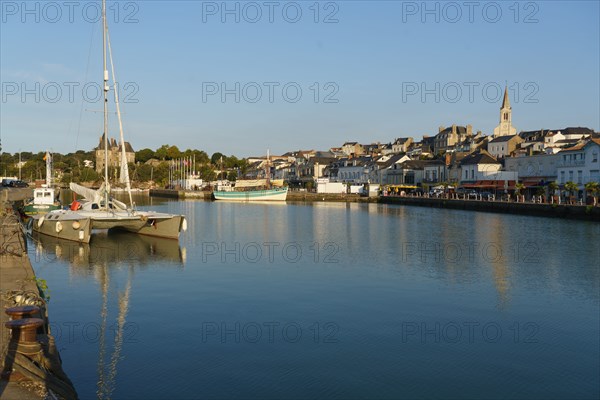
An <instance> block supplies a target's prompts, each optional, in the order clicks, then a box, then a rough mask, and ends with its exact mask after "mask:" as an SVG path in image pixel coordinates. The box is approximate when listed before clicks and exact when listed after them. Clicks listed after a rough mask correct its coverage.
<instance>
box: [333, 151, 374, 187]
mask: <svg viewBox="0 0 600 400" xmlns="http://www.w3.org/2000/svg"><path fill="white" fill-rule="evenodd" d="M371 161H372V158H371V157H367V156H361V157H355V158H344V159H340V160H338V161H337V162H336V164H337V180H338V181H339V182H343V183H367V182H368V181H369V175H370V169H369V168H368V167H369V163H370V162H371Z"/></svg>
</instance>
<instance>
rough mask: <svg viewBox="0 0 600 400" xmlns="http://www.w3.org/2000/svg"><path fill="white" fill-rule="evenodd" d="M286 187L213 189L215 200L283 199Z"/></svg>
mask: <svg viewBox="0 0 600 400" xmlns="http://www.w3.org/2000/svg"><path fill="white" fill-rule="evenodd" d="M287 193H288V187H287V186H286V187H281V188H271V189H263V190H260V189H253V190H232V191H214V192H213V195H214V196H215V200H229V201H285V199H286V198H287Z"/></svg>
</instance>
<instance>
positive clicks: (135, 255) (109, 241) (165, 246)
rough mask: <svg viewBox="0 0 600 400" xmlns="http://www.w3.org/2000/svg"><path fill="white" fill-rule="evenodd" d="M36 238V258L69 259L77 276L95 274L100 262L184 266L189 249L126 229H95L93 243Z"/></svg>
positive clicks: (36, 236) (42, 236)
mask: <svg viewBox="0 0 600 400" xmlns="http://www.w3.org/2000/svg"><path fill="white" fill-rule="evenodd" d="M33 239H34V241H35V243H36V244H35V252H36V254H35V257H36V259H39V260H47V261H52V260H56V259H58V260H61V261H66V262H68V263H69V265H70V266H71V269H70V273H72V274H77V275H81V274H90V273H94V272H95V268H94V267H96V266H98V265H106V266H108V267H110V266H116V265H120V264H122V263H128V264H129V263H130V264H131V265H132V266H138V267H143V266H146V265H148V264H156V263H157V262H162V265H176V266H183V265H184V264H185V258H186V250H185V248H183V249H182V248H181V247H180V246H179V242H178V241H177V240H171V239H163V238H158V237H152V236H144V235H135V234H131V233H125V232H106V231H105V232H97V233H96V232H95V233H94V234H93V238H92V241H91V243H89V244H84V243H82V244H80V243H76V242H71V241H67V240H61V239H58V238H54V237H50V236H46V235H39V234H36V235H34V237H33Z"/></svg>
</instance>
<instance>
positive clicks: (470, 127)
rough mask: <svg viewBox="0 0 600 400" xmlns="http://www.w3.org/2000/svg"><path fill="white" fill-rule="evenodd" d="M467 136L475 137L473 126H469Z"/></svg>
mask: <svg viewBox="0 0 600 400" xmlns="http://www.w3.org/2000/svg"><path fill="white" fill-rule="evenodd" d="M467 136H473V125H470V124H469V125H467Z"/></svg>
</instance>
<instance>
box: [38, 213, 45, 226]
mask: <svg viewBox="0 0 600 400" xmlns="http://www.w3.org/2000/svg"><path fill="white" fill-rule="evenodd" d="M43 223H44V217H43V216H42V217H41V218H40V219H38V223H37V226H38V228H41V227H42V224H43Z"/></svg>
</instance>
